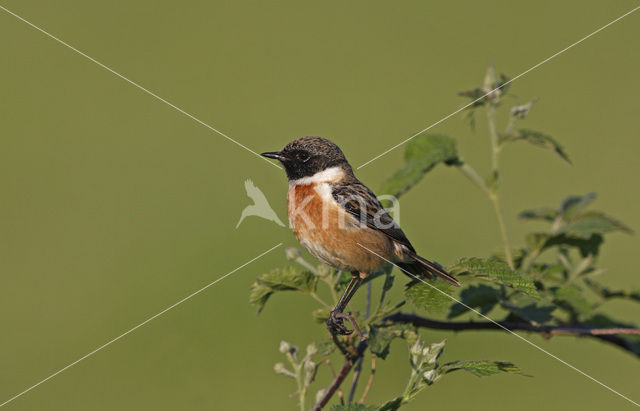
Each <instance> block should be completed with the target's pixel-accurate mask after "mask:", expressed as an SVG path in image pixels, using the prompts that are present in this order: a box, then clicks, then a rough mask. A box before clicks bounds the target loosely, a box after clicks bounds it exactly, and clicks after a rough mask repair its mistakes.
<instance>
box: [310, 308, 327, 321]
mask: <svg viewBox="0 0 640 411" xmlns="http://www.w3.org/2000/svg"><path fill="white" fill-rule="evenodd" d="M330 314H331V309H330V308H325V307H320V308H317V309H315V310H313V312H312V313H311V315H312V316H313V319H314V320H315V321H316V322H317V323H319V324H324V323H325V322H326V321H327V319H328V318H329V315H330Z"/></svg>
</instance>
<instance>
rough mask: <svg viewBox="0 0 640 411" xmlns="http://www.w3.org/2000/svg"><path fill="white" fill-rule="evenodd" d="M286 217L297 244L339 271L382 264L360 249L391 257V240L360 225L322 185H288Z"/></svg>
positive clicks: (360, 269)
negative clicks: (298, 242)
mask: <svg viewBox="0 0 640 411" xmlns="http://www.w3.org/2000/svg"><path fill="white" fill-rule="evenodd" d="M287 214H288V216H289V222H290V224H291V227H292V228H293V232H294V234H295V236H296V238H297V239H298V241H300V243H301V244H302V245H303V246H304V247H305V248H306V249H307V250H308V251H309V252H310V253H311V254H312V255H313V256H314V257H316V258H318V259H319V260H321V261H322V262H324V263H326V264H328V265H331V266H333V267H335V268H337V269H339V270H345V271H362V272H367V273H368V272H371V271H374V270H376V269H378V268H379V267H380V266H381V265H383V264H384V263H385V261H384V260H382V259H380V258H379V257H378V256H376V255H375V254H373V253H371V252H370V251H368V250H366V249H365V248H363V247H362V246H364V247H366V248H369V249H370V250H372V251H375V252H376V253H377V254H379V255H381V256H382V257H384V258H386V259H389V260H392V258H393V257H394V254H393V243H392V241H391V240H390V239H389V238H388V237H387V236H386V235H385V234H383V233H381V232H379V231H376V230H373V229H371V228H368V227H363V226H361V225H360V224H359V221H357V220H356V219H355V218H354V217H353V216H351V215H350V214H349V213H347V212H346V211H345V210H344V209H343V208H342V207H341V206H340V205H339V204H338V203H337V202H336V201H335V200H334V199H333V197H332V196H331V193H330V187H329V186H328V185H327V184H326V183H316V184H308V185H294V186H291V187H290V188H289V193H288V196H287ZM361 245H362V246H361Z"/></svg>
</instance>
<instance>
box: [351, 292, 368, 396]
mask: <svg viewBox="0 0 640 411" xmlns="http://www.w3.org/2000/svg"><path fill="white" fill-rule="evenodd" d="M372 285H373V284H372V283H371V281H369V282H368V283H367V305H366V308H365V312H364V313H365V314H364V318H369V314H370V313H371V295H372V291H373V287H372ZM354 328H356V330H357V331H358V332H359V331H360V330H358V329H357V325H356V324H355V322H354ZM360 337H361V338H362V334H361V333H360ZM363 360H364V356H362V357H360V358H359V359H358V361H357V363H356V367H355V369H354V370H353V382H352V383H351V389H350V390H349V398H348V399H347V404H350V403H351V402H352V401H353V397H354V396H355V394H356V388H357V386H358V381H359V379H360V372H361V371H362V361H363Z"/></svg>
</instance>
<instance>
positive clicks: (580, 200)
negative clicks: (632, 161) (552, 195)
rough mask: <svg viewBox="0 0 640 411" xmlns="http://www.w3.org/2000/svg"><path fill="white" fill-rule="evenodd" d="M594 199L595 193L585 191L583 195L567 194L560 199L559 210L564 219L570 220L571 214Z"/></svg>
mask: <svg viewBox="0 0 640 411" xmlns="http://www.w3.org/2000/svg"><path fill="white" fill-rule="evenodd" d="M595 199H596V193H587V194H585V195H583V196H581V195H573V196H569V197H567V198H565V199H564V200H563V201H562V205H561V206H560V211H561V212H562V215H563V217H564V218H565V219H566V220H570V219H571V218H573V216H575V215H576V214H578V213H579V212H580V211H582V210H584V208H585V207H586V206H588V205H589V204H591V203H592V202H593V200H595Z"/></svg>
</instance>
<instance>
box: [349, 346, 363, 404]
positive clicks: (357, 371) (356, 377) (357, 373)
mask: <svg viewBox="0 0 640 411" xmlns="http://www.w3.org/2000/svg"><path fill="white" fill-rule="evenodd" d="M363 359H364V357H360V358H358V361H357V362H356V366H355V368H354V369H353V382H352V383H351V389H350V390H349V397H348V398H347V404H351V402H352V401H353V397H354V396H355V394H356V387H357V386H358V380H359V379H360V372H361V371H362V360H363Z"/></svg>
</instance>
